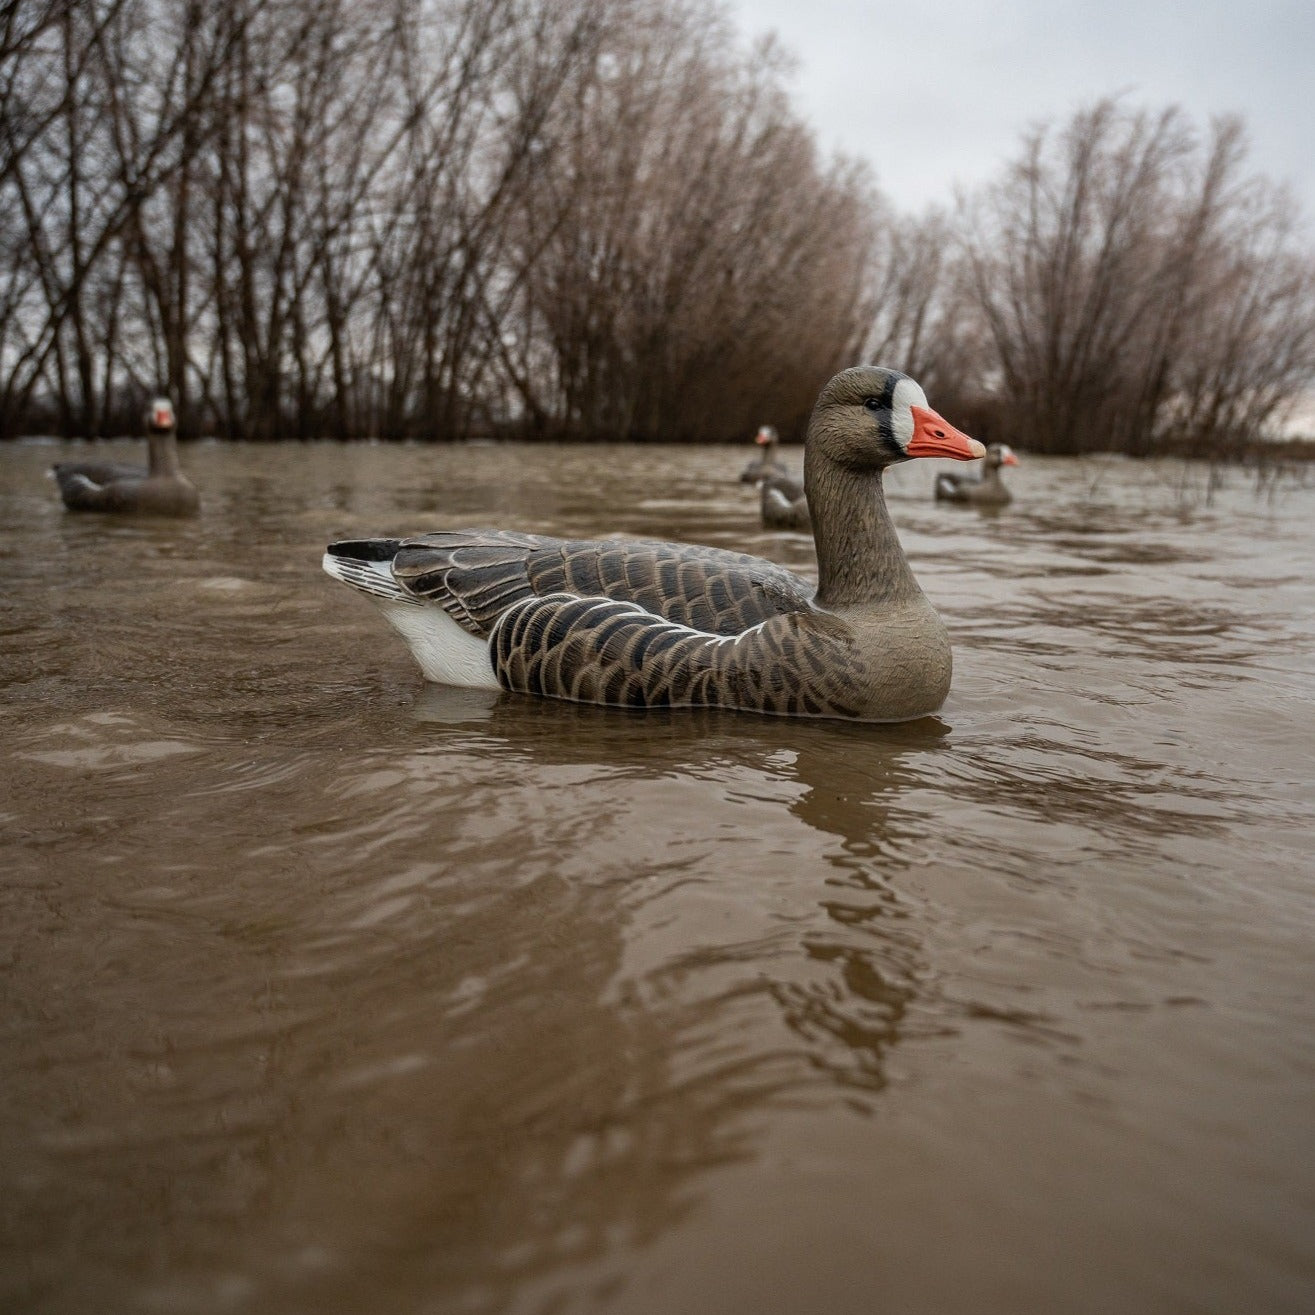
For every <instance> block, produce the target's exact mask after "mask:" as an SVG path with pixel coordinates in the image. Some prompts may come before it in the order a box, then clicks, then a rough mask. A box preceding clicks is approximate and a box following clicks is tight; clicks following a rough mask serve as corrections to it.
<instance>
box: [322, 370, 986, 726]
mask: <svg viewBox="0 0 1315 1315" xmlns="http://www.w3.org/2000/svg"><path fill="white" fill-rule="evenodd" d="M984 451H985V449H984V448H983V447H982V445H981V444H980V443H979V442H977V440H976V439H972V438H969V437H968V436H967V435H965V434H961V433H960V432H959V431H958V430H957V429H955V428H953V426H951V425H950V424H948V423H947V422H946V421H945V420H943V419H942V418H941V417H940V416H939V415H937V414H936V412H935V411H932V410H931V409H930V408H929V407H928V406H927V399H926V397H925V396H924V394H923V391H922V389H921V388H920V387H919V386H918V385H917V384H916V383H915V382H914V381H913V380H912V379H910V378H909V377H908V376H907V375H904V374H901V373H900V372H899V371H897V370H890V369H886V368H883V367H880V366H857V367H854V368H853V369H849V370H844V371H842V372H841V373H840V374H838V375H836V376H835V378H834V379H832V380H831V381H830V382H829V383H828V384H827V385H826V387H825V388H824V389H823V390H822V393H821V396H820V397H819V398H818V400H817V405H816V406H815V407H814V409H813V415H812V419H811V421H810V423H809V428H808V441H807V445H806V447H805V454H804V479H805V484H806V487H807V492H808V502H809V505H810V506H811V507H812V509H813V535H814V540H815V543H816V546H817V561H818V577H819V578H818V586H817V589H816V590H815V591H814V590H812V589H810V588H809V587H808V585H807V584H806V583H805V582H804V581H803V580H801V579H799V578H798V577H797V576H795V575H794V574H792V573H791V572H790V571H787V570H785V569H784V568H783V567H780V566H777V565H775V564H774V563H772V562H768V561H764V560H762V559H760V558H756V557H750V556H746V555H744V554H741V553H733V552H725V551H721V550H719V549H715V548H705V547H697V546H693V545H690V544H680V543H663V542H653V541H644V540H618V541H611V540H585V541H579V540H561V539H550V538H545V537H542V536H539V535H534V534H520V533H517V532H515V531H510V530H444V531H439V532H438V533H434V534H422V535H419V536H417V537H415V538H411V539H364V540H355V541H347V542H342V543H334V544H331V545H330V546H329V549H328V551H327V552H326V554H325V556H324V559H323V565H324V569H325V570H326V571H327V572H328V573H329V574H330V575H331V576H333V577H334V578H336V579H338V580H341V581H342V582H343V583H344V584H348V585H351V586H352V587H353V588H356V589H359V590H361V591H362V592H364V593H367V594H369V595H370V596H371V597H372V598H373V599H374V601H375V602H376V603H377V604H378V605H379V607H380V608H381V609H382V610H383V613H384V615H385V617H386V618H387V619H388V621H389V622H390V623H391V624H392V625H393V626H394V627H395V628H396V629H397V630H398V631H399V632H400V633H401V635H402V637H403V638H404V639H405V640H406V642H407V644H408V645H409V646H410V648H411V651H412V653H413V654H414V656H415V658H416V660H417V662H419V664H420V668H421V670H422V671H423V672H424V674H425V676H426V677H427V678H428V679H430V680H433V681H437V682H439V683H443V684H451V685H466V686H475V687H481V688H487V689H498V688H501V689H505V690H510V691H517V692H521V693H529V694H539V695H545V696H549V697H553V698H561V699H573V700H576V701H578V702H583V703H602V704H612V705H619V706H625V707H634V708H657V707H687V706H716V707H725V708H738V709H744V710H748V711H755V712H767V713H778V714H783V715H794V716H814V717H843V718H851V719H855V720H863V721H904V720H908V719H910V718H914V717H922V716H926V715H928V714H930V713H933V712H935V711H936V710H937V708H939V707H940V706H941V704H942V702H943V701H944V699H945V696H946V694H947V693H948V691H949V687H950V669H951V659H950V645H949V639H948V636H947V634H946V630H945V626H944V624H943V623H942V621H941V619H940V617H939V616H938V615H937V614H936V611H935V609H934V608H933V607H932V605H931V604H930V603H929V602H928V601H927V598H926V597H925V596H924V594H923V592H922V590H921V589H920V588H919V587H918V582H917V581H916V580H915V579H914V577H913V572H912V571H911V570H910V569H909V564H908V561H907V560H906V559H905V556H904V553H903V550H902V549H901V548H900V544H899V539H898V538H897V536H896V534H895V527H894V525H893V524H892V523H891V520H890V516H889V514H888V513H887V511H886V503H885V498H884V495H883V491H882V473H883V471H884V470H885V468H886V467H887V466H890V465H893V464H895V463H896V462H900V461H907V460H908V459H909V458H911V457H954V458H956V459H959V460H971V459H973V458H975V457H979V456H981V455H982V454H983V452H984Z"/></svg>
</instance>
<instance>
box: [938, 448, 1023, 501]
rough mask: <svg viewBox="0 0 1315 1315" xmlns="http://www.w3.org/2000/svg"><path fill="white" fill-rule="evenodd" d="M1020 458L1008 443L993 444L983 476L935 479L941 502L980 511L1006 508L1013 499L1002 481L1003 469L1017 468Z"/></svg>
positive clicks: (983, 469)
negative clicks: (972, 506) (953, 503)
mask: <svg viewBox="0 0 1315 1315" xmlns="http://www.w3.org/2000/svg"><path fill="white" fill-rule="evenodd" d="M1016 465H1018V458H1017V457H1016V456H1014V454H1013V450H1012V449H1011V448H1010V446H1009V444H1008V443H992V444H991V446H990V447H988V448H987V449H986V462H985V464H984V466H983V468H982V473H981V474H980V475H973V474H969V473H965V474H962V475H959V474H951V473H950V472H949V471H944V472H942V473H941V474H939V475H937V476H936V485H935V490H936V500H937V501H938V502H971V503H974V504H976V505H977V506H980V507H1003V506H1004V505H1005V503H1006V502H1009V501H1011V500H1012V498H1013V494H1011V493H1010V492H1009V490H1008V489H1007V488H1005V484H1004V480H1002V479H1001V478H1000V467H1001V466H1016Z"/></svg>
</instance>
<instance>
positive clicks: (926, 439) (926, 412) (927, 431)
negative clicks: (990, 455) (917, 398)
mask: <svg viewBox="0 0 1315 1315" xmlns="http://www.w3.org/2000/svg"><path fill="white" fill-rule="evenodd" d="M909 410H910V411H912V412H913V437H912V438H911V439H909V441H908V443H907V444H906V445H905V448H904V450H905V451H906V452H907V453H908V454H909V456H911V457H953V458H954V459H955V460H956V461H972V460H973V459H974V458H975V457H984V456H985V455H986V448H985V447H983V446H982V444H981V443H979V442H978V441H977V440H976V439H975V438H969V437H968V435H967V434H961V433H960V432H959V431H958V430H957V429H955V427H954V426H953V425H952V424H950V422H949V421H948V420H943V419H942V418H941V417H940V416H938V415H937V414H936V412H935V411H932V410H930V409H929V408H927V407H922V406H911V407H910V408H909Z"/></svg>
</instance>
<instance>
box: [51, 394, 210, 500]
mask: <svg viewBox="0 0 1315 1315" xmlns="http://www.w3.org/2000/svg"><path fill="white" fill-rule="evenodd" d="M174 423H175V422H174V409H173V404H172V403H171V402H170V401H169V399H168V398H167V397H157V398H156V399H155V401H153V402H152V403H151V409H150V411H149V412H147V416H146V436H147V442H148V444H149V462H150V465H149V467H148V469H146V470H143V469H142V468H141V467H140V466H119V465H114V464H113V463H111V462H106V461H61V462H60V463H59V464H58V465H55V466H52V467H51V468H50V473H51V475H53V476H54V478H55V481H56V483H58V485H59V493H60V497H62V498H63V499H64V505H65V506H66V507H67V508H68V509H69V510H70V511H112V512H122V513H127V514H132V515H144V516H193V515H195V514H196V510H197V508H198V507H199V506H200V498H199V497H198V496H197V492H196V486H195V485H194V484H193V483H192V482H191V481H190V480H189V479H188V478H187V476H186V475H184V474H183V472H182V469H181V467H180V466H179V465H178V444H177V442H176V441H175V440H174Z"/></svg>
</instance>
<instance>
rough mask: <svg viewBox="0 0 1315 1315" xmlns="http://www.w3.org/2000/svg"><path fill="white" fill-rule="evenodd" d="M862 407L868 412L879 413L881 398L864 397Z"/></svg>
mask: <svg viewBox="0 0 1315 1315" xmlns="http://www.w3.org/2000/svg"><path fill="white" fill-rule="evenodd" d="M863 405H864V406H865V407H867V409H868V410H869V411H880V410H881V398H879V397H865V398H864V399H863Z"/></svg>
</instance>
